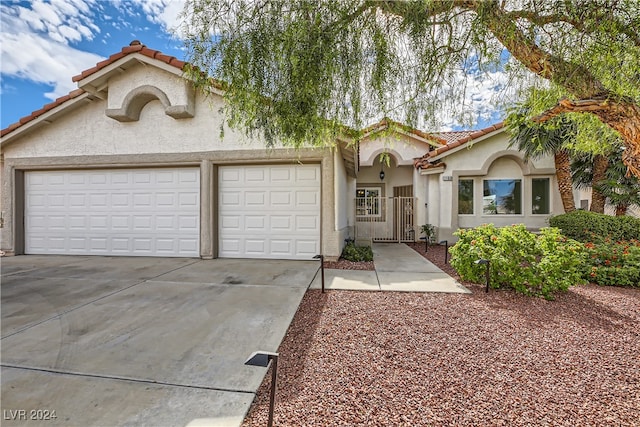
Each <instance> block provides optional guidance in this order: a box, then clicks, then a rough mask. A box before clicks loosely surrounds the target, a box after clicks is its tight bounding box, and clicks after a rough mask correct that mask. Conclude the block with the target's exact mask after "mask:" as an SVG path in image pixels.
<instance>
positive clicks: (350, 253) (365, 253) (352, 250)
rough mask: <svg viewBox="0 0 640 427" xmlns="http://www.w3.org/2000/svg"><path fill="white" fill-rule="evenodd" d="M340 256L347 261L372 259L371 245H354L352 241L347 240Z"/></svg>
mask: <svg viewBox="0 0 640 427" xmlns="http://www.w3.org/2000/svg"><path fill="white" fill-rule="evenodd" d="M342 258H344V259H346V260H348V261H354V262H360V261H373V251H372V250H371V246H356V245H355V243H353V241H348V242H347V245H346V246H345V247H344V249H343V250H342Z"/></svg>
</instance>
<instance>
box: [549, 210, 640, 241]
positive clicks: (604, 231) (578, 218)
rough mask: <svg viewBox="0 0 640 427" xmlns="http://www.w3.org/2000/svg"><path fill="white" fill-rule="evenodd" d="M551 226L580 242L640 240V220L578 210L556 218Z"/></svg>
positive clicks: (551, 222) (551, 221) (552, 219)
mask: <svg viewBox="0 0 640 427" xmlns="http://www.w3.org/2000/svg"><path fill="white" fill-rule="evenodd" d="M549 225H551V226H552V227H557V228H559V229H560V230H562V234H564V235H565V236H566V237H569V238H571V239H575V240H578V241H580V242H593V241H603V240H604V239H606V238H610V239H611V240H614V241H615V240H633V239H640V218H634V217H632V216H611V215H603V214H599V213H595V212H588V211H582V210H577V211H573V212H569V213H566V214H562V215H558V216H554V217H552V218H551V219H549Z"/></svg>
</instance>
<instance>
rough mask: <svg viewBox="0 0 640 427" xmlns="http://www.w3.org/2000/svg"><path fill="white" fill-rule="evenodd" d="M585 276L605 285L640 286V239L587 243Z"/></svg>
mask: <svg viewBox="0 0 640 427" xmlns="http://www.w3.org/2000/svg"><path fill="white" fill-rule="evenodd" d="M584 246H585V251H586V257H585V258H584V259H585V265H584V269H583V275H584V278H585V279H587V280H589V281H591V282H593V283H596V284H598V285H604V286H633V287H640V241H638V240H631V241H618V242H613V241H610V240H605V241H604V242H601V243H593V242H587V243H585V245H584Z"/></svg>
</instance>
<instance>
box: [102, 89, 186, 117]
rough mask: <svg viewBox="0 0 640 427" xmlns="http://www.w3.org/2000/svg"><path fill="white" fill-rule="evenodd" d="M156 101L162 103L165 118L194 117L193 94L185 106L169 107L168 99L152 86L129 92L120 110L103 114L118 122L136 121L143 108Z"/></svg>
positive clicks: (112, 110)
mask: <svg viewBox="0 0 640 427" xmlns="http://www.w3.org/2000/svg"><path fill="white" fill-rule="evenodd" d="M156 99H157V100H158V101H160V102H161V103H162V106H163V107H164V112H165V114H166V115H167V116H170V117H173V118H174V119H185V118H191V117H193V116H194V102H193V101H194V99H193V94H191V96H189V97H188V102H187V104H184V105H171V101H170V100H169V97H168V96H167V95H166V94H165V93H164V92H163V91H162V90H160V89H158V88H157V87H156V86H152V85H143V86H140V87H137V88H135V89H133V90H131V91H130V92H129V93H128V94H127V95H126V96H125V97H124V100H123V101H122V106H121V107H120V108H108V109H106V111H105V114H106V115H107V116H108V117H111V118H112V119H114V120H117V121H119V122H133V121H138V120H139V119H140V112H141V111H142V109H143V108H144V106H145V105H147V104H148V103H149V102H151V101H153V100H156Z"/></svg>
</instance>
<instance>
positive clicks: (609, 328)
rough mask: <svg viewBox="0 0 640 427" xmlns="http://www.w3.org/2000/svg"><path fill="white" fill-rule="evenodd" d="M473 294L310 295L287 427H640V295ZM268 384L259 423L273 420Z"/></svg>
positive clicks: (279, 415)
mask: <svg viewBox="0 0 640 427" xmlns="http://www.w3.org/2000/svg"><path fill="white" fill-rule="evenodd" d="M430 250H431V249H430ZM467 286H468V287H469V288H470V289H471V290H472V291H473V294H472V295H461V294H429V293H426V294H417V293H395V292H351V291H328V292H327V293H325V294H322V293H320V291H317V290H310V291H308V292H307V294H306V295H305V297H304V299H303V301H302V304H301V306H300V308H299V310H298V312H297V314H296V317H295V318H294V321H293V323H292V324H291V326H290V328H289V331H288V333H287V335H286V337H285V340H284V341H283V343H282V344H281V346H280V349H279V351H280V354H281V359H280V360H281V362H280V364H279V372H278V374H279V377H278V378H279V379H278V394H277V403H276V411H275V424H276V425H279V426H301V425H309V426H311V425H314V426H315V425H363V426H364V425H366V426H369V425H394V426H395V425H406V426H417V425H469V426H470V425H493V426H513V425H561V426H574V425H580V426H602V425H616V426H633V425H637V422H638V419H640V359H639V358H638V355H639V354H640V332H639V330H638V326H637V325H638V322H639V321H640V292H638V290H636V289H622V288H602V287H597V286H594V285H587V286H581V287H574V288H572V289H570V290H569V292H567V293H565V294H560V295H559V296H558V297H557V299H556V300H555V301H545V300H543V299H540V298H530V297H525V296H522V295H517V294H515V293H512V292H510V291H492V292H490V293H489V294H485V293H484V288H483V287H482V286H480V285H467ZM265 378H266V379H265V381H264V382H263V384H262V386H261V388H260V389H259V391H258V394H257V398H256V400H255V401H254V403H253V405H252V407H251V409H250V412H249V414H248V416H247V417H246V419H245V421H244V425H245V426H262V425H265V423H266V419H267V409H268V399H269V378H270V375H267V376H266V377H265Z"/></svg>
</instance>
